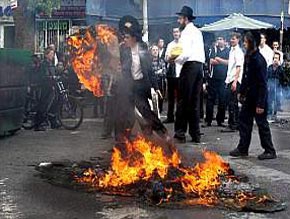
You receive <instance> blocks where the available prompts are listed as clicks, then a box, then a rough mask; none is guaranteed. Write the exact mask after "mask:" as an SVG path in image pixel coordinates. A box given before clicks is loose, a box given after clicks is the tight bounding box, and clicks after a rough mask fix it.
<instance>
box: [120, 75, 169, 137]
mask: <svg viewBox="0 0 290 219" xmlns="http://www.w3.org/2000/svg"><path fill="white" fill-rule="evenodd" d="M118 87H119V88H118V92H117V94H116V98H117V99H116V107H117V109H116V112H115V115H116V121H115V134H116V140H117V141H123V140H124V137H125V138H129V137H130V135H131V130H132V128H133V125H134V123H135V119H136V118H135V107H136V108H137V109H138V111H139V112H140V113H141V115H142V117H143V119H144V120H145V122H146V126H144V125H142V124H140V125H141V129H142V130H143V131H144V132H145V131H146V133H148V132H151V131H156V132H158V133H160V134H165V133H166V132H167V129H166V128H165V126H164V125H163V124H162V122H161V121H160V119H159V118H158V116H157V115H156V114H155V113H154V112H153V111H152V110H151V108H150V104H149V101H148V99H150V98H151V93H150V86H146V83H145V82H144V81H143V80H140V81H134V82H132V85H131V82H128V81H122V82H120V84H119V86H118Z"/></svg>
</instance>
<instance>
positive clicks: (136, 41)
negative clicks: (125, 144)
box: [116, 16, 169, 140]
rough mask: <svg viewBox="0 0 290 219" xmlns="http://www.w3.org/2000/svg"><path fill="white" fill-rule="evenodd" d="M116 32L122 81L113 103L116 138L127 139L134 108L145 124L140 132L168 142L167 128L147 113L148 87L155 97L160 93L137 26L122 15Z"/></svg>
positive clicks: (148, 55)
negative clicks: (120, 41)
mask: <svg viewBox="0 0 290 219" xmlns="http://www.w3.org/2000/svg"><path fill="white" fill-rule="evenodd" d="M119 29H120V32H121V34H122V35H123V44H122V45H121V48H120V52H121V66H122V74H123V78H122V80H121V81H120V82H119V85H118V86H119V92H118V95H119V97H120V99H119V101H120V104H118V102H117V104H118V105H117V107H118V109H119V110H118V111H119V114H120V116H119V119H120V121H118V122H117V124H116V128H117V137H119V138H120V137H121V138H122V137H124V135H125V137H129V136H128V135H130V130H131V128H132V127H133V125H134V117H132V111H134V108H135V107H136V108H137V109H138V111H139V112H140V114H141V115H142V117H143V119H144V120H145V122H146V124H147V125H142V127H141V128H142V129H143V131H144V132H145V133H149V134H150V133H152V131H155V132H156V133H157V134H159V135H160V136H161V137H162V138H163V137H164V138H165V139H166V138H167V139H168V140H169V136H168V134H167V129H166V128H165V126H164V125H163V124H162V122H161V121H160V120H159V118H158V116H157V115H156V114H155V113H154V112H153V111H152V110H151V108H150V105H149V101H148V99H150V98H151V88H154V90H155V92H157V93H158V95H161V93H160V91H159V90H158V84H157V80H156V78H155V75H154V73H153V70H152V65H151V64H152V60H151V56H150V54H149V51H148V48H147V45H146V43H144V42H143V41H142V30H141V27H140V25H139V23H138V21H137V20H136V19H135V18H134V17H132V16H125V17H123V18H122V19H121V20H120V23H119ZM123 100H124V101H125V102H124V101H123ZM122 108H124V109H122ZM122 112H123V113H122ZM128 115H129V117H128ZM126 135H127V136H126Z"/></svg>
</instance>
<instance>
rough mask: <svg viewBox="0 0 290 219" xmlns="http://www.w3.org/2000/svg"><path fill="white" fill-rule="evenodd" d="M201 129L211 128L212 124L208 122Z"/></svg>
mask: <svg viewBox="0 0 290 219" xmlns="http://www.w3.org/2000/svg"><path fill="white" fill-rule="evenodd" d="M201 127H202V128H207V127H211V123H210V122H207V123H206V124H202V125H201Z"/></svg>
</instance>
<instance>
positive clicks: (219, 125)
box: [218, 123, 227, 128]
mask: <svg viewBox="0 0 290 219" xmlns="http://www.w3.org/2000/svg"><path fill="white" fill-rule="evenodd" d="M218 127H223V128H226V127H227V126H226V125H225V124H223V123H218Z"/></svg>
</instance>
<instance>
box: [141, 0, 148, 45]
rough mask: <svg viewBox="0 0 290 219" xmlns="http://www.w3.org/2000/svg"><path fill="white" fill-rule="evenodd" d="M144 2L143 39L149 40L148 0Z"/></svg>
mask: <svg viewBox="0 0 290 219" xmlns="http://www.w3.org/2000/svg"><path fill="white" fill-rule="evenodd" d="M142 1H143V2H142V3H143V7H142V11H143V41H144V42H146V43H148V42H149V33H148V0H142Z"/></svg>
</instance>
